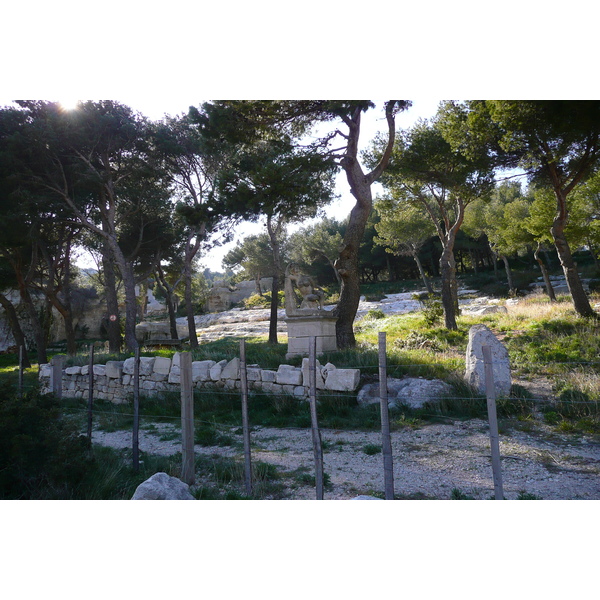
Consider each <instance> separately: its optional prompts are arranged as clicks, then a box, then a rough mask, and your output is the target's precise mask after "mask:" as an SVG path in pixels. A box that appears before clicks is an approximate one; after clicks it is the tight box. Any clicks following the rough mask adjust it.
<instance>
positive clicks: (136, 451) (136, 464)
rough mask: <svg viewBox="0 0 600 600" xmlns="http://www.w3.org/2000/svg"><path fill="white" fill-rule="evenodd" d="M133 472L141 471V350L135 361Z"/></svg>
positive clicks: (136, 352)
mask: <svg viewBox="0 0 600 600" xmlns="http://www.w3.org/2000/svg"><path fill="white" fill-rule="evenodd" d="M131 444H132V446H133V447H132V456H133V470H134V472H136V473H137V472H138V471H139V470H140V349H139V347H138V348H136V349H135V358H134V360H133V433H132V436H131Z"/></svg>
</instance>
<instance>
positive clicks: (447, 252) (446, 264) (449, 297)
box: [440, 239, 458, 331]
mask: <svg viewBox="0 0 600 600" xmlns="http://www.w3.org/2000/svg"><path fill="white" fill-rule="evenodd" d="M453 246H454V240H453V239H450V240H447V241H446V245H445V246H444V250H443V252H442V256H441V258H440V272H441V275H442V306H443V307H444V322H445V326H446V329H452V330H454V331H456V330H457V329H458V325H457V324H456V315H457V312H458V311H457V298H458V296H457V290H456V287H457V286H456V264H455V261H454V251H453Z"/></svg>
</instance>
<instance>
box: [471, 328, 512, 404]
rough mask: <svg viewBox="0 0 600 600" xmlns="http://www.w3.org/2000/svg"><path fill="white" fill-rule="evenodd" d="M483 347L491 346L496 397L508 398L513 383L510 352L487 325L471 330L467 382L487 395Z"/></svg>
mask: <svg viewBox="0 0 600 600" xmlns="http://www.w3.org/2000/svg"><path fill="white" fill-rule="evenodd" d="M483 346H489V347H490V349H491V354H492V372H493V374H494V388H495V391H496V396H497V397H498V396H508V395H509V394H510V388H511V383H512V382H511V376H510V361H509V358H508V350H507V349H506V348H505V347H504V346H503V345H502V343H501V342H500V341H499V340H498V338H497V337H496V336H495V335H494V334H493V333H492V332H491V331H490V330H489V329H488V328H487V327H486V326H485V325H474V326H473V327H471V329H470V330H469V343H468V345H467V354H466V370H465V380H466V381H467V383H469V384H470V385H472V386H473V387H474V388H475V389H476V390H477V391H478V392H479V393H480V394H485V367H484V361H483V351H482V347H483Z"/></svg>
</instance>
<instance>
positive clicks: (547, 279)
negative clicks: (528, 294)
mask: <svg viewBox="0 0 600 600" xmlns="http://www.w3.org/2000/svg"><path fill="white" fill-rule="evenodd" d="M540 246H541V244H539V243H538V245H537V248H536V249H535V252H534V253H533V256H534V257H535V260H537V262H538V265H540V270H541V272H542V277H543V278H544V284H545V285H546V294H548V297H549V298H550V302H556V294H555V293H554V288H553V287H552V282H551V281H550V275H549V274H548V269H547V268H546V265H545V264H544V261H543V260H542V257H541V256H540Z"/></svg>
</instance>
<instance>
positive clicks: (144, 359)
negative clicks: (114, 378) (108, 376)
mask: <svg viewBox="0 0 600 600" xmlns="http://www.w3.org/2000/svg"><path fill="white" fill-rule="evenodd" d="M155 360H156V358H155V357H154V356H140V375H152V372H153V370H154V361H155ZM134 363H135V358H134V357H133V356H132V357H131V358H126V359H125V360H124V361H123V374H125V375H133V368H134Z"/></svg>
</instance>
